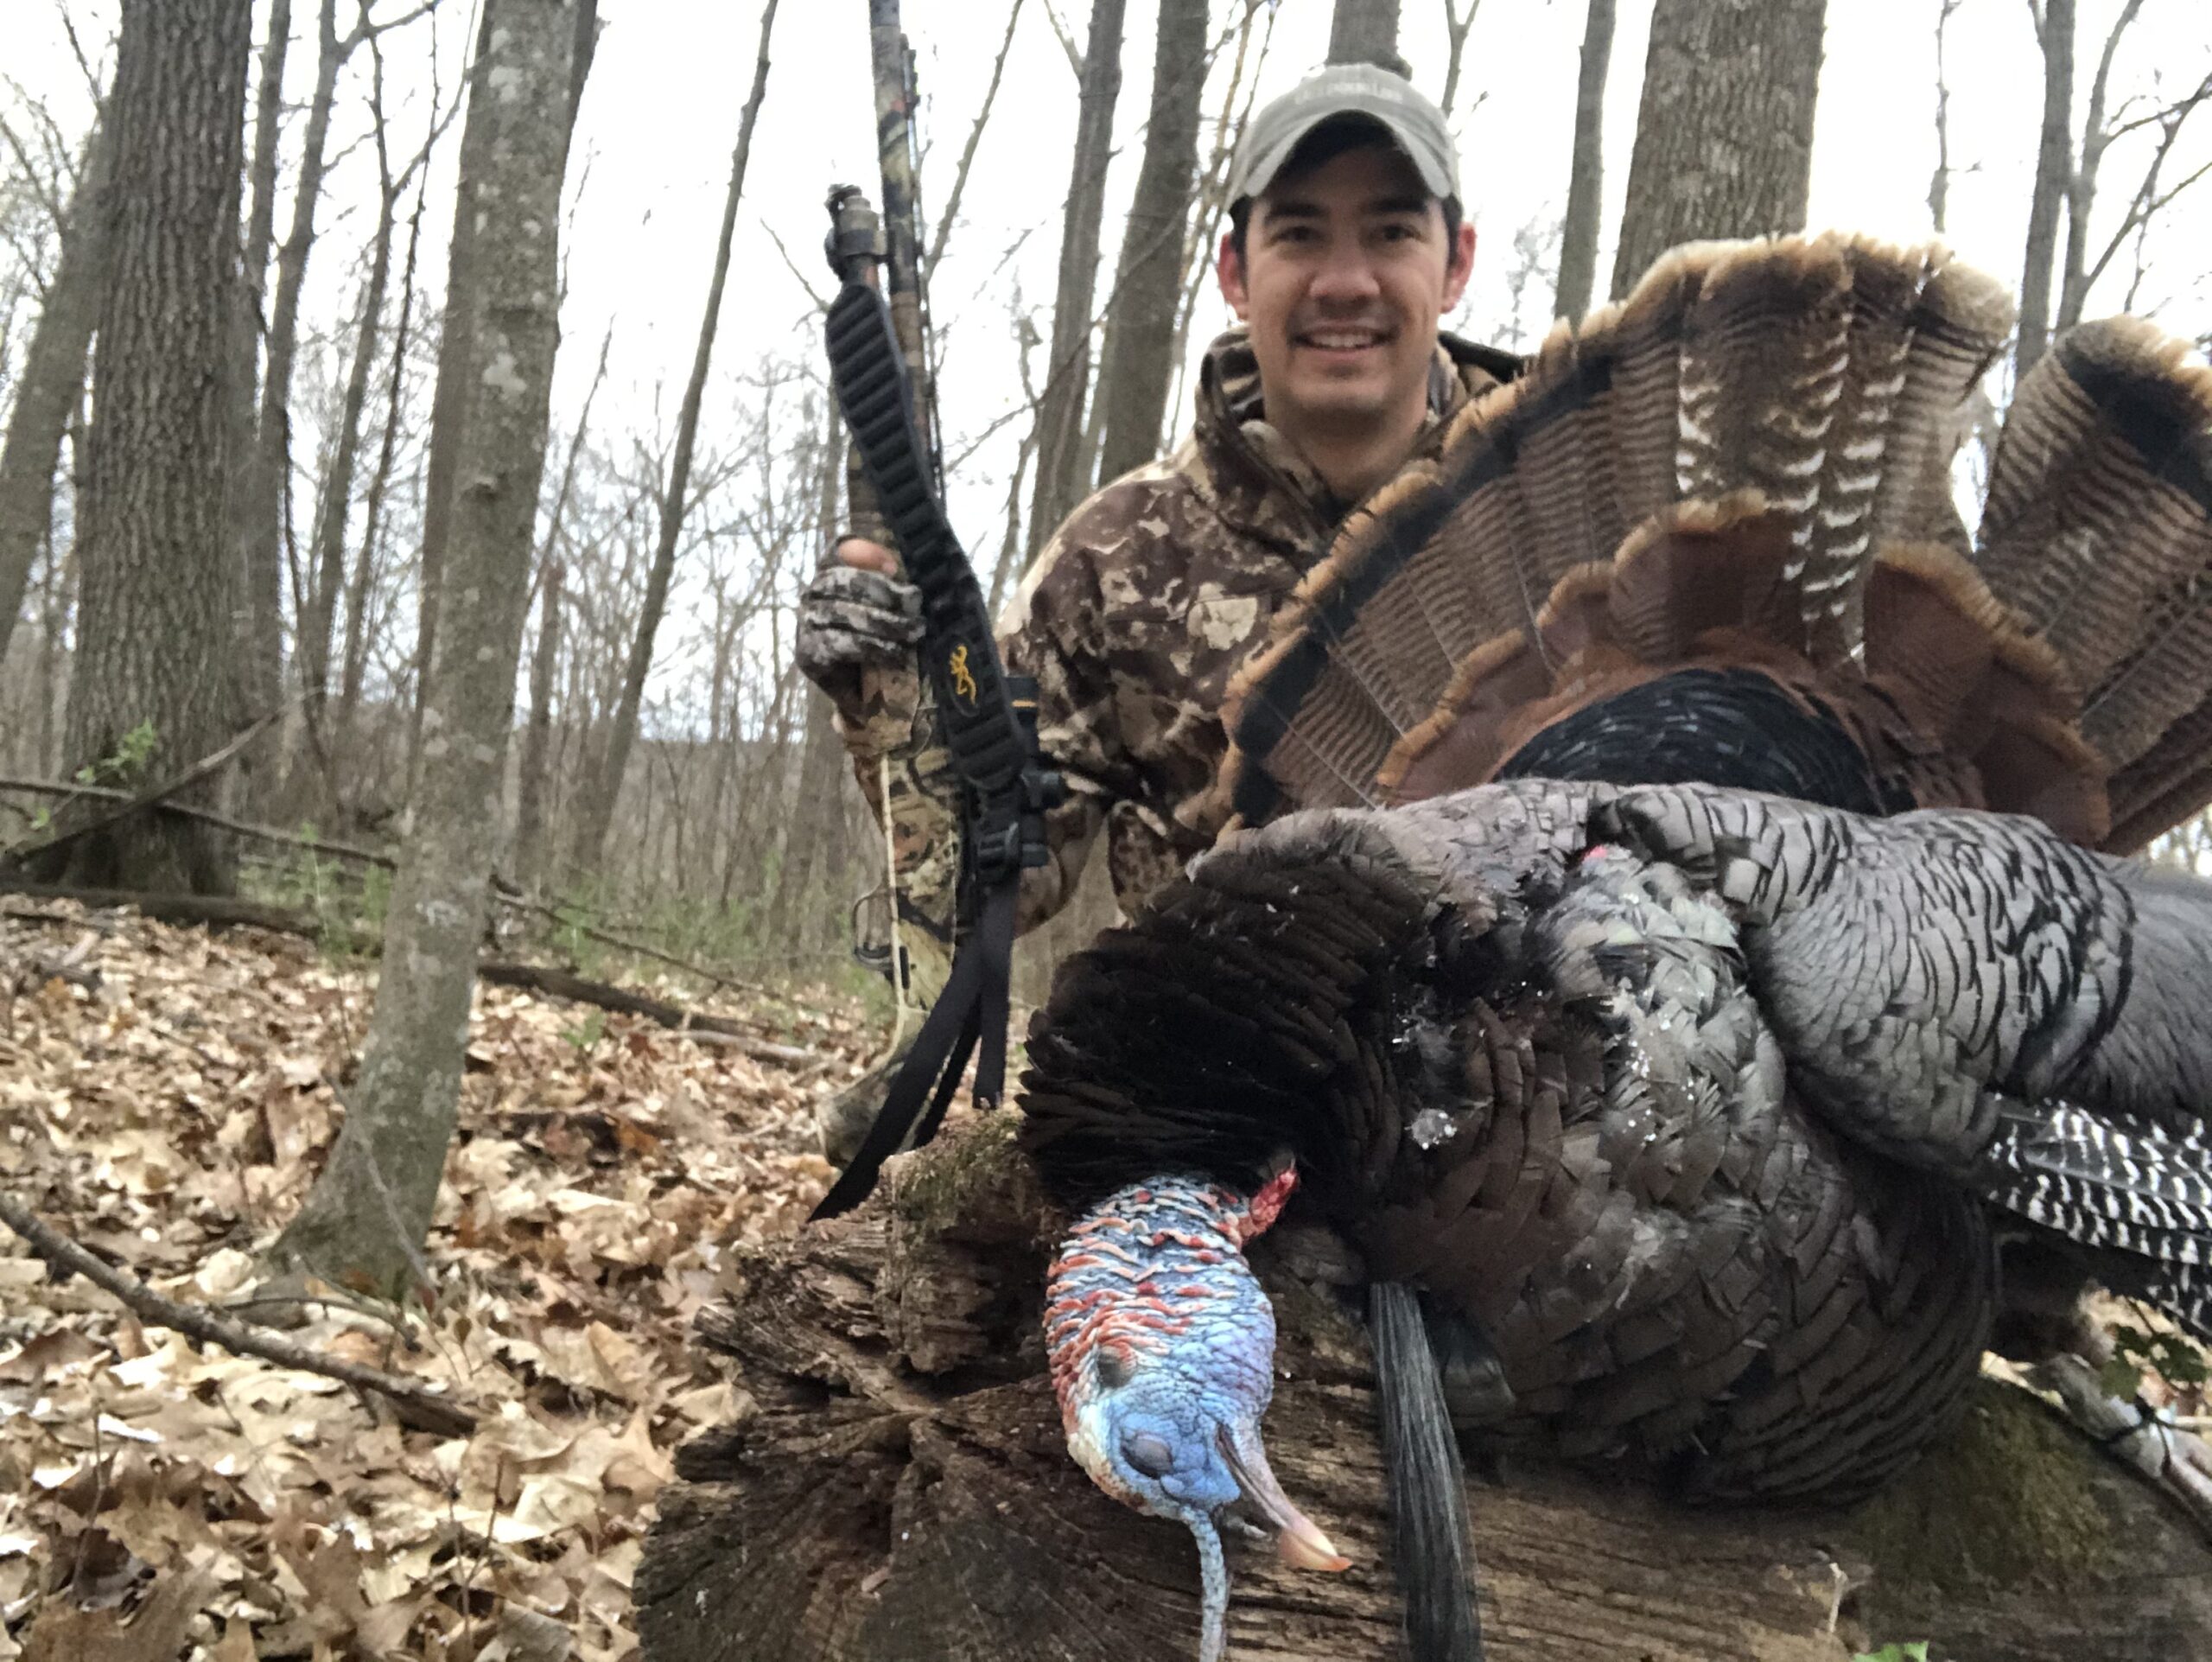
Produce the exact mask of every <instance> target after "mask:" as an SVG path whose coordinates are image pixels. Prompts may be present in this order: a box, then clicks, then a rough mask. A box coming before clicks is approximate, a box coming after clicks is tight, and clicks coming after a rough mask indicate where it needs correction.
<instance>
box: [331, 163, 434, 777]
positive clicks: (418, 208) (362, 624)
mask: <svg viewBox="0 0 2212 1662" xmlns="http://www.w3.org/2000/svg"><path fill="white" fill-rule="evenodd" d="M423 195H424V189H423V187H422V186H420V185H418V186H417V187H416V193H415V212H414V213H413V214H411V215H410V217H409V220H408V222H407V263H406V264H405V265H404V267H403V268H402V269H401V271H400V274H399V322H398V324H397V327H396V328H394V329H393V331H392V336H391V388H390V391H389V393H388V395H387V397H386V399H385V415H384V437H383V439H382V441H381V443H380V444H379V447H378V451H377V470H376V472H375V473H374V474H372V475H371V476H370V479H369V495H368V501H367V503H366V504H365V506H364V507H363V509H362V515H361V557H360V560H359V563H358V564H356V565H355V566H354V568H353V587H352V588H351V589H349V590H348V591H347V592H346V655H345V661H344V663H343V665H342V666H341V667H340V679H339V688H338V714H337V717H336V719H335V720H334V722H333V723H332V726H331V740H330V745H331V749H332V752H333V753H334V755H340V756H350V755H352V752H353V720H354V716H355V715H356V714H357V712H358V711H359V709H360V707H361V684H362V682H363V680H364V679H365V678H366V676H367V673H368V665H369V627H368V612H369V598H370V589H369V585H370V581H371V579H372V577H373V576H374V575H375V572H376V564H377V550H378V546H379V541H378V539H379V538H380V536H381V535H382V532H383V530H384V505H385V497H386V495H387V494H389V492H390V490H391V466H392V460H393V457H394V456H395V455H397V452H398V448H399V417H400V408H401V402H402V399H403V398H404V394H405V392H406V390H407V340H408V331H409V328H410V325H411V324H412V323H413V322H414V316H415V256H416V252H418V251H419V250H420V249H421V247H422V244H423Z"/></svg>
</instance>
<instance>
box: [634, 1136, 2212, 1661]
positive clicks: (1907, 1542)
mask: <svg viewBox="0 0 2212 1662" xmlns="http://www.w3.org/2000/svg"><path fill="white" fill-rule="evenodd" d="M1012 1126H1013V1116H1012V1115H1010V1114H1005V1115H999V1116H995V1117H992V1118H988V1119H982V1120H971V1121H968V1122H965V1123H962V1122H959V1121H956V1122H955V1123H954V1124H953V1125H952V1126H951V1127H950V1128H948V1130H947V1131H946V1133H945V1135H944V1137H941V1138H940V1139H939V1140H938V1142H937V1143H935V1144H934V1145H932V1146H931V1147H930V1148H929V1149H925V1150H923V1151H921V1152H919V1153H918V1154H914V1155H911V1156H905V1157H902V1158H900V1159H899V1160H897V1161H894V1162H892V1163H891V1165H890V1166H889V1167H888V1168H887V1169H886V1172H885V1175H884V1182H883V1184H882V1187H881V1188H880V1190H879V1192H878V1194H877V1195H876V1197H875V1198H874V1200H871V1201H870V1202H869V1203H868V1206H866V1207H863V1208H861V1210H860V1211H858V1212H857V1213H854V1214H852V1215H851V1216H849V1217H848V1218H844V1219H838V1220H836V1221H835V1222H832V1223H829V1224H826V1225H823V1226H813V1227H810V1228H808V1229H807V1230H805V1231H804V1232H801V1234H800V1235H799V1236H798V1238H797V1239H794V1240H791V1241H790V1242H788V1243H785V1244H783V1245H779V1246H778V1247H776V1248H774V1249H772V1250H771V1251H765V1252H762V1253H760V1254H757V1255H755V1256H753V1257H751V1258H748V1259H747V1260H746V1261H745V1262H744V1263H743V1264H742V1265H741V1270H740V1283H741V1284H740V1285H739V1287H738V1289H737V1292H736V1296H734V1298H733V1299H732V1300H731V1301H730V1302H727V1303H725V1304H722V1305H721V1306H719V1307H718V1308H716V1309H714V1310H713V1311H712V1312H710V1313H709V1315H708V1316H707V1317H705V1318H704V1319H702V1323H701V1335H702V1340H703V1341H704V1342H705V1343H706V1344H707V1345H709V1347H712V1348H713V1349H715V1350H716V1351H718V1352H720V1353H723V1354H724V1355H725V1356H726V1357H727V1359H728V1363H729V1365H730V1366H731V1367H732V1369H733V1372H734V1377H735V1379H736V1380H737V1382H738V1383H739V1384H740V1385H741V1386H743V1388H744V1390H745V1391H746V1392H747V1394H748V1396H749V1398H750V1401H749V1403H748V1404H747V1410H746V1412H745V1414H744V1415H743V1417H741V1418H740V1419H739V1420H738V1421H737V1422H736V1423H733V1424H731V1425H728V1426H726V1427H723V1428H721V1430H717V1431H715V1432H713V1433H709V1434H708V1435H706V1436H702V1437H700V1438H698V1439H697V1440H696V1441H695V1442H692V1443H691V1444H690V1446H689V1447H687V1448H686V1449H683V1451H682V1452H681V1454H680V1455H679V1456H678V1459H677V1472H678V1474H679V1481H677V1482H676V1483H675V1484H673V1485H671V1487H669V1488H667V1489H666V1490H664V1491H663V1493H662V1497H661V1506H660V1518H659V1522H658V1525H657V1526H656V1528H655V1530H654V1531H653V1534H652V1539H651V1541H650V1543H649V1544H648V1546H647V1549H646V1551H645V1559H644V1562H643V1563H642V1564H641V1566H640V1568H639V1573H638V1576H637V1580H636V1584H635V1591H636V1597H637V1602H638V1606H639V1624H640V1628H641V1631H642V1633H643V1635H644V1645H645V1662H922V1659H930V1662H939V1659H942V1662H1001V1659H1006V1658H1014V1657H1018V1658H1020V1659H1023V1662H1128V1659H1130V1658H1133V1657H1142V1658H1147V1659H1152V1658H1162V1659H1172V1658H1176V1657H1187V1656H1193V1655H1195V1654H1196V1651H1197V1644H1198V1570H1197V1563H1196V1557H1195V1555H1194V1554H1193V1552H1192V1548H1191V1543H1190V1538H1189V1537H1188V1536H1187V1535H1186V1534H1185V1532H1184V1531H1182V1530H1181V1529H1179V1528H1178V1527H1175V1526H1174V1525H1168V1524H1163V1523H1159V1522H1155V1521H1153V1520H1149V1519H1141V1518H1139V1517H1138V1516H1136V1515H1135V1513H1133V1512H1128V1511H1127V1510H1125V1509H1124V1508H1122V1506H1118V1505H1116V1504H1115V1503H1114V1502H1113V1501H1111V1500H1108V1499H1106V1498H1105V1497H1104V1496H1103V1495H1102V1494H1101V1493H1098V1492H1097V1491H1096V1489H1094V1488H1093V1487H1091V1485H1090V1481H1089V1480H1088V1479H1086V1478H1085V1477H1084V1475H1083V1474H1082V1473H1081V1472H1080V1471H1078V1470H1077V1468H1076V1466H1075V1464H1074V1462H1073V1461H1071V1460H1070V1459H1069V1457H1068V1455H1067V1453H1066V1451H1065V1447H1064V1446H1063V1443H1062V1441H1061V1436H1060V1427H1059V1417H1058V1410H1057V1409H1056V1407H1055V1406H1054V1404H1053V1402H1052V1392H1051V1389H1050V1387H1049V1385H1048V1384H1047V1382H1046V1379H1045V1376H1044V1356H1043V1347H1042V1342H1041V1340H1040V1338H1039V1326H1038V1315H1039V1302H1040V1294H1041V1289H1042V1284H1043V1281H1044V1270H1045V1263H1046V1256H1047V1254H1048V1252H1049V1250H1050V1245H1051V1242H1052V1238H1053V1234H1054V1232H1055V1231H1056V1229H1057V1228H1058V1226H1060V1224H1061V1223H1063V1222H1064V1221H1065V1220H1064V1219H1060V1218H1058V1217H1057V1216H1055V1215H1054V1214H1053V1213H1052V1211H1051V1209H1050V1208H1049V1207H1047V1206H1046V1204H1045V1203H1044V1201H1043V1200H1042V1198H1041V1196H1040V1195H1039V1193H1038V1191H1037V1188H1036V1186H1035V1183H1034V1181H1033V1177H1032V1176H1031V1175H1030V1173H1029V1171H1028V1170H1027V1167H1026V1166H1025V1165H1024V1163H1023V1162H1022V1161H1021V1159H1020V1156H1019V1155H1018V1154H1017V1153H1016V1152H1015V1151H1014V1148H1013V1146H1012V1140H1011V1131H1012ZM1269 1246H1270V1243H1269V1242H1268V1241H1263V1242H1262V1243H1261V1244H1260V1245H1259V1247H1258V1248H1255V1252H1254V1258H1255V1264H1256V1266H1257V1267H1258V1268H1259V1270H1260V1272H1261V1275H1262V1279H1263V1281H1264V1282H1265V1283H1266V1284H1267V1285H1268V1289H1269V1291H1270V1293H1271V1294H1272V1296H1274V1301H1275V1306H1276V1310H1277V1315H1278V1321H1279V1325H1280V1328H1281V1340H1280V1344H1279V1347H1278V1351H1277V1364H1278V1372H1279V1383H1278V1385H1277V1388H1276V1391H1275V1398H1274V1407H1273V1409H1272V1410H1270V1412H1269V1414H1268V1423H1267V1436H1268V1447H1269V1450H1270V1453H1271V1456H1272V1458H1273V1460H1274V1465H1275V1469H1276V1471H1277V1473H1278V1474H1279V1475H1280V1476H1281V1479H1282V1481H1283V1483H1284V1486H1285V1487H1286V1488H1287V1490H1288V1491H1289V1493H1291V1494H1292V1496H1293V1497H1294V1499H1296V1500H1298V1501H1299V1502H1300V1505H1301V1506H1304V1507H1305V1508H1306V1511H1307V1512H1309V1513H1310V1514H1311V1515H1312V1516H1313V1517H1314V1518H1315V1519H1317V1520H1319V1522H1320V1523H1321V1524H1322V1525H1323V1526H1324V1527H1325V1528H1326V1529H1327V1531H1329V1533H1330V1535H1331V1537H1332V1538H1333V1539H1334V1540H1335V1541H1336V1542H1337V1544H1338V1546H1339V1547H1340V1548H1342V1549H1343V1550H1344V1551H1346V1552H1347V1553H1348V1554H1350V1555H1351V1557H1352V1558H1353V1560H1354V1564H1353V1567H1352V1569H1351V1570H1348V1571H1346V1572H1345V1573H1344V1574H1343V1575H1341V1576H1314V1575H1309V1574H1304V1573H1300V1572H1298V1571H1294V1570H1289V1569H1287V1568H1286V1567H1284V1566H1282V1565H1281V1564H1280V1563H1277V1562H1276V1561H1275V1559H1274V1557H1273V1555H1272V1554H1271V1553H1269V1552H1268V1551H1265V1550H1264V1549H1262V1548H1254V1547H1249V1546H1247V1547H1243V1548H1242V1549H1240V1548H1239V1547H1237V1546H1236V1544H1231V1547H1230V1555H1231V1556H1230V1567H1231V1575H1232V1576H1233V1581H1234V1590H1233V1593H1232V1596H1231V1601H1230V1655H1231V1657H1232V1658H1236V1659H1244V1662H1253V1659H1261V1658H1267V1659H1272V1662H1322V1659H1328V1662H1383V1659H1395V1658H1398V1657H1400V1656H1402V1654H1403V1650H1402V1643H1403V1641H1402V1639H1401V1638H1400V1635H1399V1631H1398V1614H1397V1613H1398V1603H1397V1597H1398V1595H1397V1589H1396V1588H1395V1584H1394V1582H1393V1581H1392V1578H1391V1574H1390V1570H1389V1558H1388V1551H1387V1543H1388V1531H1387V1526H1386V1523H1385V1520H1384V1518H1383V1513H1382V1472H1381V1463H1380V1455H1379V1450H1378V1449H1377V1445H1376V1413H1375V1405H1374V1403H1373V1400H1372V1377H1371V1373H1370V1366H1369V1361H1368V1357H1367V1351H1366V1346H1365V1343H1364V1340H1363V1338H1362V1337H1361V1335H1360V1334H1359V1332H1358V1331H1357V1328H1356V1327H1355V1326H1354V1325H1353V1324H1352V1323H1351V1322H1350V1321H1348V1320H1347V1319H1346V1318H1345V1317H1344V1315H1342V1314H1341V1307H1340V1303H1339V1301H1338V1299H1337V1297H1336V1296H1335V1295H1334V1294H1333V1293H1332V1292H1331V1291H1329V1290H1326V1289H1319V1288H1317V1287H1316V1286H1315V1285H1313V1284H1311V1283H1308V1282H1306V1281H1305V1280H1303V1279H1301V1277H1300V1274H1299V1273H1298V1269H1299V1268H1300V1254H1299V1252H1298V1251H1297V1250H1296V1242H1295V1241H1294V1239H1293V1240H1287V1241H1285V1242H1283V1243H1281V1244H1277V1245H1274V1250H1273V1251H1270V1250H1268V1249H1269ZM1480 1463H1481V1462H1480V1461H1477V1464H1478V1465H1479V1464H1480ZM1470 1500H1471V1508H1472V1512H1473V1516H1474V1534H1475V1543H1476V1549H1477V1552H1478V1557H1479V1558H1480V1561H1481V1565H1482V1580H1483V1613H1482V1614H1483V1622H1484V1629H1485V1633H1486V1635H1487V1638H1488V1640H1489V1648H1490V1654H1491V1656H1492V1657H1493V1658H1494V1659H1496V1662H1590V1659H1593V1658H1607V1659H1613V1658H1620V1659H1647V1662H1713V1659H1718V1658H1746V1659H1757V1662H1847V1659H1849V1658H1850V1657H1851V1656H1852V1655H1853V1653H1854V1652H1859V1651H1863V1650H1870V1649H1874V1648H1878V1646H1882V1645H1885V1644H1888V1643H1891V1642H1893V1641H1899V1640H1904V1641H1910V1640H1929V1641H1932V1648H1931V1650H1930V1652H1929V1654H1930V1655H1931V1656H1933V1657H1936V1658H1953V1659H1961V1662H2044V1659H2048V1662H2085V1659H2091V1658H2094V1659H2107V1658H2111V1659H2118V1658H2130V1659H2133V1658H2148V1657H2177V1658H2178V1657H2199V1656H2212V1575H2208V1571H2212V1551H2209V1550H2208V1549H2207V1547H2206V1545H2205V1544H2204V1543H2203V1542H2202V1540H2201V1539H2200V1538H2199V1537H2198V1536H2197V1534H2196V1531H2195V1530H2194V1528H2193V1527H2192V1526H2191V1525H2190V1523H2189V1522H2188V1520H2187V1519H2186V1518H2185V1516H2184V1515H2183V1513H2182V1512H2180V1511H2179V1509H2178V1508H2177V1507H2174V1506H2171V1505H2170V1504H2169V1503H2168V1502H2167V1501H2166V1500H2165V1499H2164V1497H2163V1496H2162V1495H2160V1494H2158V1493H2156V1492H2155V1491H2153V1490H2152V1489H2151V1488H2150V1487H2147V1486H2146V1485H2145V1483H2144V1482H2143V1481H2141V1480H2140V1479H2139V1478H2138V1477H2136V1476H2134V1475H2133V1474H2131V1473H2129V1472H2126V1471H2125V1470H2123V1469H2121V1468H2120V1467H2119V1466H2118V1465H2117V1464H2116V1463H2114V1462H2113V1461H2109V1460H2107V1459H2106V1458H2105V1457H2104V1456H2103V1455H2101V1454H2100V1453H2099V1452H2098V1451H2097V1450H2096V1449H2094V1448H2093V1447H2091V1446H2090V1445H2088V1443H2087V1442H2086V1441H2084V1440H2083V1439H2082V1438H2081V1437H2080V1436H2078V1435H2077V1434H2076V1433H2075V1431H2074V1430H2072V1429H2071V1428H2070V1427H2069V1426H2068V1425H2067V1424H2065V1423H2063V1421H2061V1420H2060V1419H2059V1418H2058V1417H2056V1415H2055V1414H2054V1413H2052V1412H2051V1411H2050V1410H2048V1409H2046V1408H2045V1407H2044V1404H2042V1403H2041V1402H2040V1401H2039V1400H2037V1398H2034V1397H2032V1396H2031V1395H2029V1394H2028V1393H2027V1392H2025V1391H2020V1390H2018V1389H2016V1388H2013V1387H2011V1386H2006V1385H1999V1384H1997V1383H1995V1382H1993V1381H1985V1382H1984V1383H1983V1385H1981V1387H1980V1396H1979V1398H1977V1399H1976V1401H1975V1402H1974V1405H1973V1408H1972V1410H1971V1412H1970V1413H1969V1415H1968V1416H1967V1420H1966V1423H1964V1425H1963V1426H1962V1427H1961V1430H1960V1432H1959V1433H1958V1435H1957V1436H1955V1438H1953V1439H1952V1440H1951V1442H1950V1443H1949V1445H1948V1447H1947V1448H1946V1449H1944V1450H1943V1451H1942V1453H1940V1454H1939V1455H1936V1456H1934V1457H1931V1458H1930V1459H1929V1460H1927V1461H1923V1462H1922V1463H1921V1464H1920V1465H1919V1466H1918V1467H1917V1468H1916V1469H1915V1470H1914V1471H1913V1472H1912V1473H1911V1474H1910V1475H1909V1476H1908V1477H1906V1478H1905V1479H1904V1481H1901V1482H1900V1483H1899V1484H1898V1485H1897V1486H1895V1487H1892V1488H1891V1490H1890V1491H1888V1492H1887V1493H1884V1494H1883V1495H1881V1496H1879V1497H1878V1498H1877V1499H1876V1500H1873V1501H1872V1502H1870V1503H1867V1504H1866V1505H1864V1506H1859V1507H1857V1508H1855V1509H1853V1510H1849V1511H1804V1510H1793V1511H1788V1512H1781V1511H1765V1512H1742V1511H1738V1512H1710V1511H1692V1510H1687V1509H1685V1508H1682V1507H1681V1506H1676V1505H1675V1504H1673V1503H1671V1502H1669V1501H1668V1500H1665V1499H1663V1498H1662V1497H1660V1496H1658V1495H1656V1494H1654V1493H1650V1492H1649V1490H1648V1489H1645V1488H1643V1487H1628V1486H1624V1485H1618V1484H1614V1485H1608V1484H1605V1483H1602V1482H1599V1481H1595V1480H1593V1479H1592V1478H1590V1477H1588V1476H1586V1475H1583V1474H1575V1473H1572V1472H1562V1471H1557V1470H1554V1469H1551V1468H1536V1467H1532V1466H1529V1465H1527V1464H1525V1463H1520V1462H1516V1463H1514V1464H1512V1465H1511V1466H1510V1467H1509V1468H1506V1469H1504V1470H1503V1471H1502V1472H1499V1473H1497V1474H1493V1475H1491V1476H1489V1477H1485V1478H1482V1479H1478V1480H1477V1481H1475V1482H1474V1483H1473V1485H1472V1490H1471V1495H1470Z"/></svg>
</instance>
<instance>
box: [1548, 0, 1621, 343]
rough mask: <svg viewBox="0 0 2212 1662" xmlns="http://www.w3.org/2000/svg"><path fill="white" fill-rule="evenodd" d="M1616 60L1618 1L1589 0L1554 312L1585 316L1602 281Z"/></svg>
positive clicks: (1554, 314)
mask: <svg viewBox="0 0 2212 1662" xmlns="http://www.w3.org/2000/svg"><path fill="white" fill-rule="evenodd" d="M1612 60H1613V0H1590V14H1589V17H1588V20H1587V21H1586V22H1585V23H1584V24H1583V28H1582V73H1581V75H1580V77H1579V78H1578V79H1577V80H1576V81H1575V85H1574V160H1573V164H1572V165H1571V167H1570V168H1569V169H1568V172H1567V224H1566V226H1565V227H1564V228H1563V230H1562V231H1561V232H1560V250H1559V287H1558V289H1557V290H1554V294H1553V296H1552V315H1553V316H1554V317H1575V318H1579V317H1580V316H1581V315H1583V314H1584V313H1585V312H1586V311H1588V310H1589V309H1590V297H1591V296H1592V294H1593V293H1594V292H1595V291H1596V288H1597V283H1598V216H1599V211H1600V210H1601V209H1602V208H1603V207H1604V206H1605V75H1606V72H1607V71H1608V69H1610V68H1611V65H1612Z"/></svg>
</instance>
